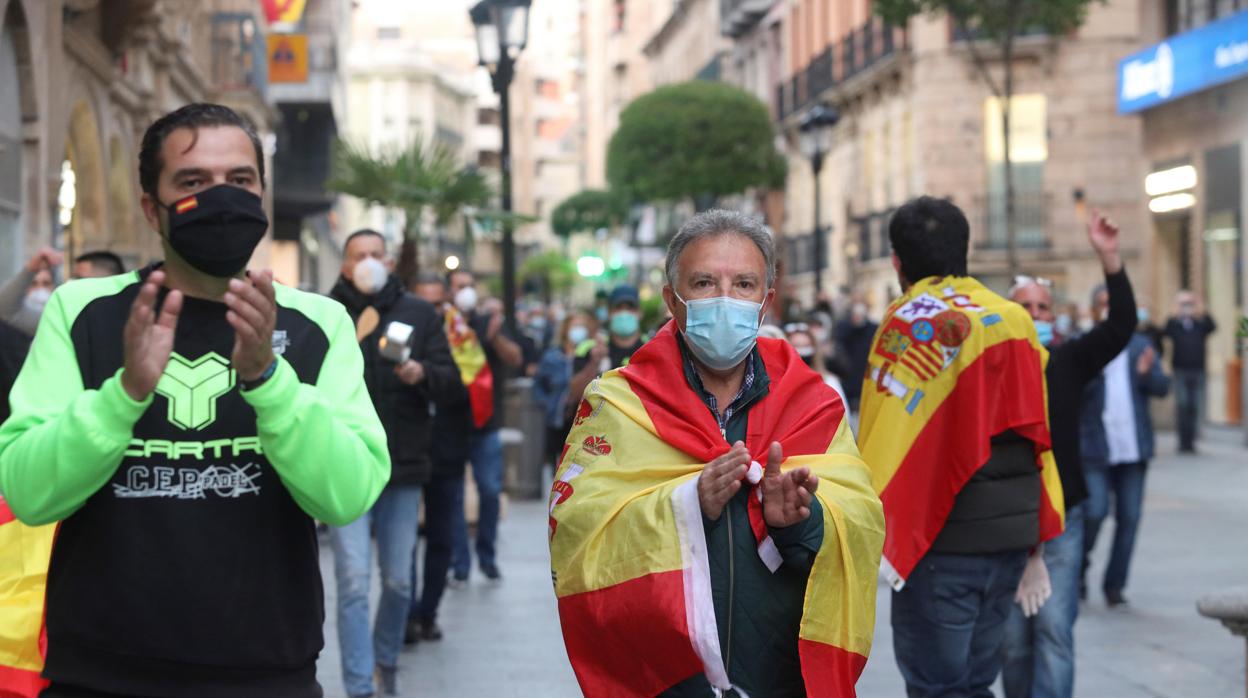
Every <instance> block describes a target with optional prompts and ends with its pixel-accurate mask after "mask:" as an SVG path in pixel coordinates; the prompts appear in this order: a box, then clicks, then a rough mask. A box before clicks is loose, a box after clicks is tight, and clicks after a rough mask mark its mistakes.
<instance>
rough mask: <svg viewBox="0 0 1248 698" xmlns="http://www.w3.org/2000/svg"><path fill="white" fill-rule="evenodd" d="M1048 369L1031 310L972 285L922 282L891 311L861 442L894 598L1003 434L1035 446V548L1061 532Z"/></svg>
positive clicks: (871, 375)
mask: <svg viewBox="0 0 1248 698" xmlns="http://www.w3.org/2000/svg"><path fill="white" fill-rule="evenodd" d="M1047 361H1048V352H1047V351H1046V350H1045V349H1044V347H1043V346H1041V344H1040V342H1039V341H1038V339H1037V337H1036V330H1035V325H1034V323H1033V322H1032V320H1031V317H1030V316H1029V315H1028V314H1027V313H1026V311H1024V310H1023V308H1022V307H1021V306H1019V305H1017V304H1015V303H1011V302H1010V301H1007V300H1005V299H1004V298H1002V297H1001V296H999V295H997V294H995V293H993V292H992V291H990V290H988V289H987V288H986V287H984V286H983V285H982V284H981V283H979V282H978V281H976V280H975V279H973V278H970V277H945V278H935V277H933V278H929V279H925V280H923V281H921V282H919V283H917V284H914V285H913V286H912V287H911V288H910V289H909V290H908V291H907V292H906V294H905V295H903V296H902V297H901V298H899V299H897V300H896V301H895V302H894V303H893V304H892V306H890V308H889V310H888V313H887V314H886V315H885V318H884V321H883V323H881V325H880V329H879V331H878V332H877V334H876V337H875V341H874V342H873V345H872V349H871V354H870V358H869V361H868V370H867V376H866V380H865V382H864V383H863V389H862V414H861V420H860V423H859V444H860V446H861V447H862V453H863V458H864V459H865V460H866V461H867V463H869V464H870V465H871V479H872V484H873V485H874V487H875V490H876V491H877V492H879V493H880V499H881V500H882V501H883V503H884V514H885V519H886V521H887V527H888V535H887V538H886V539H885V544H884V559H885V565H884V570H885V574H886V576H888V578H889V580H890V581H891V582H892V584H893V586H894V587H895V588H901V586H902V585H904V583H905V579H906V577H908V576H909V574H910V572H911V571H912V570H913V569H914V566H915V565H916V564H917V563H918V561H919V559H921V558H922V557H923V555H925V554H926V553H927V551H928V549H929V548H930V546H931V544H932V541H933V540H934V539H935V537H936V535H937V534H939V532H940V529H941V528H942V526H943V525H944V522H945V519H946V518H947V517H948V515H949V512H950V511H951V510H952V508H953V504H954V499H955V497H956V496H957V493H958V492H959V491H961V489H962V487H963V486H964V485H965V484H966V482H967V481H968V480H969V479H970V478H971V476H973V475H974V474H975V471H977V470H978V469H979V468H980V466H982V465H983V464H984V463H985V462H987V460H988V458H989V456H990V454H991V443H990V440H991V438H992V437H993V436H994V435H996V434H1000V433H1002V432H1005V431H1007V430H1013V431H1014V432H1016V433H1018V434H1019V435H1021V436H1023V437H1024V438H1027V439H1029V440H1031V441H1032V442H1033V443H1034V444H1035V450H1036V467H1037V468H1038V469H1039V470H1040V476H1041V483H1042V486H1043V493H1042V497H1041V505H1040V514H1039V516H1040V541H1036V542H1037V543H1039V542H1041V541H1043V540H1047V539H1049V538H1052V537H1054V536H1056V535H1058V534H1059V533H1060V532H1061V530H1062V527H1063V522H1064V516H1065V514H1064V510H1063V499H1062V488H1061V482H1060V480H1059V479H1058V473H1057V468H1056V465H1055V464H1054V462H1053V453H1052V450H1051V440H1050V436H1049V421H1048V405H1047V403H1048V392H1047V389H1046V385H1045V380H1044V366H1045V365H1046V363H1047Z"/></svg>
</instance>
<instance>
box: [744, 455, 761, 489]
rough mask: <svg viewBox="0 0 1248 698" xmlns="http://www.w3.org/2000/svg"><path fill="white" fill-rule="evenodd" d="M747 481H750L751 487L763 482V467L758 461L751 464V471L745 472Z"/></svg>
mask: <svg viewBox="0 0 1248 698" xmlns="http://www.w3.org/2000/svg"><path fill="white" fill-rule="evenodd" d="M745 479H746V480H749V481H750V484H751V485H757V484H758V483H760V482H762V480H763V466H761V465H759V464H758V461H751V462H750V469H749V470H747V471H745Z"/></svg>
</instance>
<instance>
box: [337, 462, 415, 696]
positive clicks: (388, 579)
mask: <svg viewBox="0 0 1248 698" xmlns="http://www.w3.org/2000/svg"><path fill="white" fill-rule="evenodd" d="M419 514H420V487H419V486H415V487H413V486H407V487H398V486H393V485H392V486H389V487H387V488H386V489H385V490H383V491H382V493H381V496H380V497H378V498H377V503H376V504H374V505H373V508H372V510H370V511H369V512H368V514H367V515H365V516H362V517H360V519H358V520H357V521H355V522H354V523H350V524H347V525H346V526H343V527H341V528H331V529H330V542H331V543H332V544H333V547H334V575H335V577H336V578H337V582H338V645H339V647H340V648H341V650H342V677H343V683H344V684H345V685H346V689H347V694H348V695H352V696H362V695H372V693H373V668H374V666H375V665H376V666H382V667H387V668H394V667H397V666H398V663H399V651H400V650H401V649H403V629H404V625H405V623H406V621H407V609H408V606H409V605H410V603H411V596H412V559H413V557H415V554H416V522H417V520H418V519H419ZM370 527H371V528H372V529H373V530H374V531H375V532H376V535H377V562H378V564H379V566H380V567H381V603H380V604H379V605H378V606H377V619H376V622H375V626H374V628H373V632H372V633H371V637H370V633H369V631H368V589H369V575H370V573H371V571H372V542H371V541H370V540H369V529H370Z"/></svg>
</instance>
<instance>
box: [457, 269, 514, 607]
mask: <svg viewBox="0 0 1248 698" xmlns="http://www.w3.org/2000/svg"><path fill="white" fill-rule="evenodd" d="M447 284H448V286H449V287H450V297H451V301H452V302H453V303H454V305H455V308H456V309H457V310H458V311H459V312H460V313H462V314H463V315H464V317H465V319H466V321H467V324H468V327H469V328H471V329H472V331H473V336H474V339H473V341H474V342H477V341H479V343H480V344H479V346H480V347H481V348H482V349H484V353H485V360H486V362H487V364H488V365H489V368H490V374H491V376H492V386H491V396H490V397H491V400H492V403H493V407H492V410H491V414H490V417H489V419H488V420H486V421H485V422H484V423H483V424H480V425H478V426H477V428H476V429H475V430H474V431H473V433H472V436H471V438H470V440H469V446H468V460H469V461H470V462H471V463H472V477H473V480H474V481H475V482H476V485H477V496H478V498H479V499H478V501H479V502H480V507H479V511H478V515H477V541H476V553H477V565H478V566H479V567H480V568H481V573H482V574H484V575H485V577H486V579H489V580H490V581H493V582H498V581H501V580H502V578H503V576H502V572H501V571H500V570H499V568H498V556H497V550H496V546H497V541H498V514H499V496H500V495H501V494H502V490H503V442H502V440H501V439H500V438H499V434H498V430H499V428H500V427H501V426H502V419H501V415H502V407H503V391H504V386H505V384H506V380H507V376H508V375H510V374H511V373H513V372H518V371H522V370H523V367H524V364H525V359H524V353H523V351H522V350H521V348H520V344H519V343H518V338H517V337H511V336H509V335H508V332H507V331H506V329H505V327H504V322H503V313H502V307H501V304H497V303H488V304H483V306H484V307H483V308H482V309H480V310H479V309H478V308H477V301H478V295H477V279H476V277H475V276H474V275H473V273H472V272H470V271H468V270H466V269H456V270H455V271H452V272H450V273H449V274H448V276H447ZM461 370H462V369H461ZM461 487H462V485H461ZM471 564H472V558H471V556H470V553H469V550H468V524H467V521H465V519H464V517H463V513H462V511H461V512H460V513H459V515H458V518H457V520H456V523H455V548H454V553H453V557H452V560H451V565H452V568H453V571H454V582H455V583H456V584H457V585H463V584H467V582H468V574H469V572H470V570H471Z"/></svg>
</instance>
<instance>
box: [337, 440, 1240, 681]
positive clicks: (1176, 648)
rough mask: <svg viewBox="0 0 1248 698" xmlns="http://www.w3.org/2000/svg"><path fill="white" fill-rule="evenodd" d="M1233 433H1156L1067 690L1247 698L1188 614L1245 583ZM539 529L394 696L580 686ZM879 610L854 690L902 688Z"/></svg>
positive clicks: (1080, 628) (1215, 639) (1224, 651)
mask: <svg viewBox="0 0 1248 698" xmlns="http://www.w3.org/2000/svg"><path fill="white" fill-rule="evenodd" d="M1242 438H1243V437H1242V432H1239V431H1217V430H1210V431H1209V432H1208V434H1207V436H1206V438H1205V441H1204V443H1203V444H1202V453H1201V455H1199V456H1195V457H1191V456H1188V457H1179V456H1176V455H1173V454H1174V451H1175V449H1174V440H1173V438H1172V436H1169V435H1162V436H1161V438H1160V439H1159V452H1160V454H1161V456H1160V457H1159V458H1157V460H1156V461H1154V463H1153V464H1152V466H1151V467H1150V471H1149V475H1148V477H1149V480H1148V487H1147V495H1146V501H1145V507H1144V519H1143V522H1142V524H1141V530H1140V534H1139V536H1140V537H1139V540H1138V544H1137V548H1136V555H1135V561H1134V564H1133V567H1132V570H1131V577H1130V584H1129V587H1128V589H1127V597H1128V598H1129V599H1130V606H1129V608H1127V609H1125V610H1114V611H1110V610H1108V609H1107V608H1106V607H1105V603H1104V600H1103V599H1102V598H1101V597H1100V595H1099V594H1098V593H1096V592H1095V591H1093V594H1092V596H1091V598H1090V599H1089V601H1088V603H1086V604H1084V606H1083V607H1082V609H1081V611H1080V617H1079V622H1078V625H1077V626H1076V643H1077V652H1078V665H1077V670H1076V671H1077V674H1076V677H1077V678H1076V683H1077V690H1076V695H1078V696H1092V697H1098V698H1099V697H1102V696H1106V697H1113V698H1136V697H1165V698H1185V697H1191V698H1222V697H1231V696H1243V695H1244V643H1243V641H1242V640H1240V639H1237V638H1234V637H1232V636H1231V634H1230V633H1229V632H1227V631H1226V630H1224V629H1223V628H1222V627H1221V626H1220V625H1218V624H1217V623H1215V622H1213V621H1210V620H1207V619H1205V618H1202V617H1201V616H1199V615H1198V614H1197V613H1196V599H1197V598H1198V597H1199V596H1201V595H1202V594H1204V593H1206V592H1209V591H1213V590H1217V589H1219V588H1221V587H1224V586H1230V585H1234V584H1242V583H1245V581H1246V578H1248V449H1245V447H1244V446H1243V441H1242ZM1112 528H1113V527H1112V524H1111V523H1110V522H1107V523H1106V526H1105V529H1104V532H1103V533H1102V535H1101V541H1100V543H1101V545H1100V546H1099V547H1098V550H1097V551H1096V555H1095V559H1094V562H1093V566H1092V571H1091V575H1092V576H1090V578H1089V579H1090V580H1091V581H1092V584H1091V586H1092V588H1093V589H1094V590H1095V589H1097V588H1098V587H1099V584H1097V583H1096V582H1097V581H1099V579H1100V574H1101V570H1102V569H1103V566H1104V555H1105V552H1106V551H1107V549H1108V542H1109V538H1110V536H1111V535H1112ZM545 531H546V517H545V514H544V510H543V506H542V503H541V502H513V503H512V504H511V506H510V508H509V510H508V512H507V517H506V519H505V520H504V522H503V526H502V531H501V536H500V554H501V559H500V564H501V567H502V570H503V574H504V575H505V580H504V582H503V583H502V584H501V585H498V586H493V585H489V584H487V583H486V582H485V581H484V580H483V579H482V578H481V577H480V576H479V575H474V577H473V579H472V581H471V584H470V586H469V587H468V588H467V589H462V590H448V591H447V597H446V600H445V602H444V606H443V618H442V625H443V629H444V630H445V632H446V639H445V640H443V641H441V642H437V643H425V644H421V645H419V646H418V647H416V648H415V649H409V650H407V651H405V652H404V654H403V657H402V660H401V662H400V666H401V669H402V674H401V680H402V682H403V695H405V696H437V697H441V696H466V697H474V698H475V697H477V696H491V697H493V696H526V697H527V696H543V697H550V698H560V697H562V696H576V695H579V694H580V692H579V691H578V690H577V687H576V681H575V678H574V677H573V675H572V670H571V668H570V667H569V666H568V661H567V657H566V655H565V654H564V650H563V643H562V639H561V635H560V632H559V620H558V617H557V616H556V613H555V601H554V595H553V593H552V591H551V586H550V569H549V562H548V558H547V552H546V537H545V535H546V534H545ZM321 560H322V570H323V574H324V575H325V580H326V585H325V595H326V610H327V621H326V628H325V632H326V648H325V652H324V654H323V655H322V659H321V663H320V667H319V668H320V677H321V682H322V684H323V685H324V686H325V689H326V695H327V696H329V697H330V698H341V697H342V696H343V695H344V694H343V692H342V681H341V673H340V669H339V664H338V661H339V660H338V650H337V636H336V634H335V633H336V631H335V629H334V621H333V609H334V583H333V566H332V553H331V552H330V551H329V549H328V546H325V547H324V548H323V550H322V553H321ZM374 576H375V575H374ZM375 585H376V580H374V586H375ZM375 594H376V592H374V595H375ZM374 598H375V596H374ZM877 609H878V612H877V622H876V636H875V647H874V650H873V652H872V656H871V660H870V662H869V663H868V665H867V670H866V673H865V674H864V676H863V678H862V680H861V681H860V682H859V686H858V694H859V695H860V696H863V697H864V698H873V697H875V696H885V697H891V696H902V695H904V687H903V685H902V683H901V679H900V677H899V675H898V673H897V667H896V664H895V663H894V658H893V652H892V638H891V633H890V631H889V615H888V611H889V598H888V591H887V590H886V589H885V588H883V587H881V589H880V593H879V597H878V604H877Z"/></svg>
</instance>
